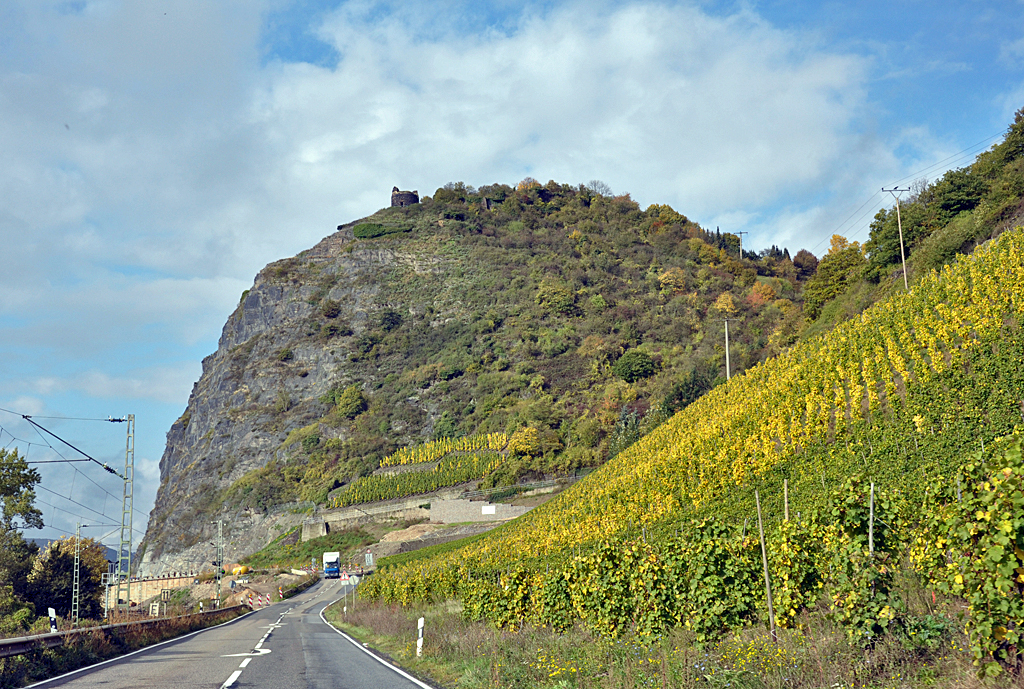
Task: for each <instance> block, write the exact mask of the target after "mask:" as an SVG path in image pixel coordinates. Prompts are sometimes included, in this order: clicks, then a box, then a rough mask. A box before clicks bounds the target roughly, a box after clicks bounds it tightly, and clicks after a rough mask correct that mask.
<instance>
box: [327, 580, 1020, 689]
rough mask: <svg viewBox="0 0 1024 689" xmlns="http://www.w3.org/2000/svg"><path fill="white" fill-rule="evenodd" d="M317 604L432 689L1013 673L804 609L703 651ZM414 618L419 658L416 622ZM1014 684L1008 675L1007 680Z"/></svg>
mask: <svg viewBox="0 0 1024 689" xmlns="http://www.w3.org/2000/svg"><path fill="white" fill-rule="evenodd" d="M345 603H346V601H344V600H343V601H339V602H338V603H336V604H335V605H333V606H331V607H330V608H328V610H327V611H326V613H325V615H326V617H327V619H328V620H329V621H330V622H331V623H332V624H334V625H335V626H337V627H338V628H340V629H342V630H344V631H345V632H347V633H348V634H350V635H352V636H353V637H354V638H356V639H358V640H359V641H360V642H362V643H366V644H367V645H369V646H370V647H372V648H375V649H377V650H379V651H381V652H383V653H385V654H386V655H388V656H390V657H391V658H392V659H393V660H394V661H395V663H396V664H398V665H400V666H402V667H403V668H405V669H407V670H410V671H412V672H413V673H415V674H418V675H420V676H426V677H429V678H430V679H431V680H432V681H434V682H435V683H436V684H438V685H439V686H443V687H458V688H460V689H463V688H466V689H473V688H484V687H488V688H499V687H500V688H502V689H527V688H529V687H551V688H552V689H569V688H577V687H578V688H580V689H583V688H586V689H592V688H594V689H597V688H601V689H605V688H607V689H611V688H616V689H633V688H634V687H637V688H639V687H649V688H652V689H683V688H691V687H693V688H697V687H700V688H702V689H703V688H711V689H719V688H720V689H726V688H728V689H812V688H815V689H817V688H819V687H825V688H831V689H918V688H920V689H924V688H925V687H937V688H940V689H941V688H949V689H953V688H956V689H983V688H989V689H991V687H1002V686H1006V687H1009V686H1017V685H1016V684H1014V679H1012V678H1004V679H1003V680H1001V682H998V683H991V682H989V683H985V682H983V681H982V680H980V679H979V678H978V677H977V674H976V672H975V668H974V666H973V665H972V663H971V657H970V654H969V652H968V651H967V650H966V649H967V639H966V637H965V636H964V635H963V633H962V632H960V631H957V630H958V629H959V627H957V625H945V626H942V625H940V626H941V627H942V629H943V631H942V632H941V633H940V634H932V635H930V636H927V638H923V637H922V636H921V635H919V634H916V633H915V634H912V633H910V632H907V631H904V632H902V633H899V634H892V635H887V636H885V637H882V638H881V639H880V640H879V641H877V642H876V643H875V644H874V646H872V647H871V648H870V649H867V650H865V649H863V648H861V647H860V646H858V645H855V644H852V643H851V642H850V641H849V640H848V638H847V635H846V631H845V629H843V628H841V627H839V626H838V625H836V624H835V623H834V622H832V621H831V620H830V619H828V618H827V616H824V615H820V614H805V615H804V616H803V617H802V618H801V619H800V627H799V628H797V629H782V630H778V641H777V642H773V640H772V638H771V636H770V635H769V633H768V631H767V630H766V629H765V628H763V627H753V626H752V627H748V628H746V629H743V630H741V631H740V632H738V633H736V634H733V635H729V636H726V637H723V638H722V639H721V640H719V641H718V642H716V643H713V644H708V645H705V646H703V647H700V646H699V645H697V644H695V643H694V642H693V637H692V635H691V634H690V633H689V632H688V631H686V630H685V629H674V630H672V631H671V632H669V633H668V634H665V635H662V636H657V637H648V638H641V637H636V636H626V637H623V638H620V639H617V640H608V639H603V638H601V637H598V636H595V635H594V634H592V633H590V632H589V631H587V630H586V629H584V628H582V627H580V626H577V627H575V628H573V629H570V630H568V631H566V632H565V633H561V634H559V633H556V632H554V631H552V630H551V629H547V628H538V627H532V626H524V627H522V628H520V629H518V630H510V629H496V628H494V627H493V626H491V625H489V624H486V623H481V622H471V621H468V620H466V619H464V618H463V616H462V614H461V606H460V605H459V604H458V603H454V602H451V601H448V602H444V603H438V604H434V605H429V606H411V607H407V608H402V607H400V606H389V605H385V604H382V603H369V602H366V601H363V600H358V601H356V602H355V604H354V605H353V603H352V599H351V598H349V599H348V601H347V604H348V612H347V613H345V612H343V607H342V606H343V605H344V604H345ZM421 616H422V617H424V618H425V629H424V644H423V656H422V657H420V658H417V657H416V634H417V632H416V626H417V619H418V618H419V617H421ZM1018 679H1019V678H1018Z"/></svg>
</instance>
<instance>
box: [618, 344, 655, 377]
mask: <svg viewBox="0 0 1024 689" xmlns="http://www.w3.org/2000/svg"><path fill="white" fill-rule="evenodd" d="M612 373H614V374H615V375H617V376H618V377H619V378H622V380H624V381H626V382H627V383H635V382H636V381H638V380H642V379H644V378H649V377H650V376H652V375H654V360H653V359H651V355H650V354H648V353H647V352H645V351H643V350H642V349H630V350H628V351H626V352H625V353H624V354H623V355H622V356H620V357H619V360H618V361H616V362H615V365H614V366H612Z"/></svg>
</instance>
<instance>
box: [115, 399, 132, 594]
mask: <svg viewBox="0 0 1024 689" xmlns="http://www.w3.org/2000/svg"><path fill="white" fill-rule="evenodd" d="M111 421H118V422H127V424H128V434H127V438H126V439H125V448H124V475H123V476H122V477H121V478H123V479H124V495H123V497H122V499H121V543H120V545H119V546H118V549H117V571H116V573H115V575H114V578H115V579H116V584H117V592H116V593H115V594H114V595H115V599H114V606H115V608H116V609H122V606H123V610H124V611H125V612H126V613H127V612H128V610H129V609H130V608H131V603H132V512H134V510H135V494H134V487H135V414H128V416H126V417H125V418H123V419H111ZM122 594H123V595H124V598H123V600H124V603H121V600H122Z"/></svg>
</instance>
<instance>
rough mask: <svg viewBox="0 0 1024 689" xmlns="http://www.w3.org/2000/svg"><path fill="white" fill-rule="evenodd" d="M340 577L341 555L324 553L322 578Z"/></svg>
mask: <svg viewBox="0 0 1024 689" xmlns="http://www.w3.org/2000/svg"><path fill="white" fill-rule="evenodd" d="M340 576H341V553H338V552H330V553H324V578H325V579H337V578H338V577H340Z"/></svg>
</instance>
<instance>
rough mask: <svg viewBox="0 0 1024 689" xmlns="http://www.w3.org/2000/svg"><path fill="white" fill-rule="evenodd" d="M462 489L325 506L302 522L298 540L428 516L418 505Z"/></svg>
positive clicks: (449, 495)
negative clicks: (393, 520) (329, 508)
mask: <svg viewBox="0 0 1024 689" xmlns="http://www.w3.org/2000/svg"><path fill="white" fill-rule="evenodd" d="M462 490H463V488H462V487H457V488H453V489H451V490H445V491H439V492H437V493H431V494H430V495H414V496H412V497H410V498H401V499H398V500H389V501H387V502H375V503H369V504H365V505H359V506H358V507H339V508H337V509H333V510H325V511H323V512H319V513H317V514H316V515H315V516H314V517H312V518H310V519H307V520H306V521H304V522H303V523H302V540H303V541H308V540H309V539H311V538H318V537H320V536H326V535H327V534H328V533H330V532H331V531H340V530H341V529H348V528H351V527H353V526H358V525H360V524H369V523H373V522H380V521H385V520H388V519H429V518H430V511H429V510H428V509H426V508H424V507H422V505H429V504H431V503H432V502H433V501H434V500H437V499H439V498H441V499H443V498H447V497H455V496H458V495H461V494H462Z"/></svg>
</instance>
